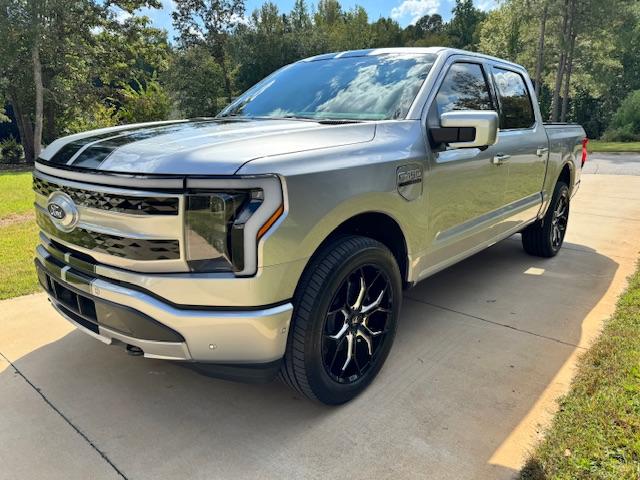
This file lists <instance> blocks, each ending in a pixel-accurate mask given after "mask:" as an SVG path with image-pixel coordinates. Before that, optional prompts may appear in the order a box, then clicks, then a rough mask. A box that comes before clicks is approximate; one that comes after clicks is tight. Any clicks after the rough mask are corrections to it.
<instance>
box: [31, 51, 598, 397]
mask: <svg viewBox="0 0 640 480" xmlns="http://www.w3.org/2000/svg"><path fill="white" fill-rule="evenodd" d="M584 136H585V133H584V130H583V129H582V128H581V127H579V126H574V125H545V124H544V123H543V120H542V117H541V115H540V111H539V109H538V103H537V99H536V98H535V96H534V94H533V88H532V85H531V81H530V79H529V77H528V75H527V72H526V71H525V70H524V68H522V67H520V66H518V65H514V64H512V63H509V62H506V61H503V60H499V59H497V58H492V57H487V56H484V55H479V54H475V53H469V52H465V51H460V50H453V49H446V48H409V49H378V50H359V51H351V52H342V53H338V54H327V55H321V56H317V57H313V58H309V59H306V60H302V61H299V62H297V63H294V64H292V65H288V66H286V67H284V68H282V69H280V70H278V71H277V72H275V73H274V74H272V75H271V76H269V77H267V78H266V79H264V80H263V81H261V82H260V83H258V84H257V85H255V86H254V87H253V88H251V89H250V90H248V91H247V92H246V93H244V94H243V95H241V96H240V97H238V98H237V99H236V100H235V101H234V102H233V103H232V104H231V105H229V106H228V107H227V108H226V109H225V110H224V111H223V112H222V113H221V114H220V115H218V116H217V117H215V118H202V119H192V120H184V121H169V122H158V123H147V124H139V125H128V126H121V127H115V128H108V129H101V130H96V131H92V132H86V133H81V134H77V135H71V136H69V137H66V138H62V139H59V140H56V141H55V142H53V143H52V144H51V145H49V147H48V148H46V150H45V151H44V152H43V153H42V155H41V157H40V158H39V159H38V161H37V163H36V167H35V172H34V189H35V192H36V202H35V205H36V213H37V221H38V224H39V226H40V229H41V233H40V244H39V246H38V247H37V253H36V260H35V262H36V267H37V271H38V276H39V279H40V282H41V284H42V286H43V288H44V289H45V290H46V291H47V293H48V296H49V299H50V301H51V304H52V305H53V306H54V308H55V309H56V310H57V311H58V312H60V314H62V315H63V316H64V317H65V318H66V319H68V320H69V321H71V322H72V323H73V324H75V325H76V326H77V327H78V328H80V329H81V330H83V331H84V332H86V333H88V334H89V335H91V336H93V337H95V338H97V339H99V340H101V341H102V342H104V343H106V344H116V345H121V346H123V347H125V348H126V350H127V351H128V352H129V353H131V354H132V355H144V356H145V357H149V358H156V359H167V360H173V361H179V362H181V363H182V364H185V365H190V366H192V367H194V368H196V369H198V370H200V371H202V372H205V373H208V374H211V375H217V376H220V377H225V378H234V379H244V380H247V381H259V380H267V379H272V378H274V377H275V376H276V375H278V374H279V376H280V377H281V378H282V379H283V380H284V381H285V382H286V383H288V384H289V385H290V386H292V387H293V388H294V389H296V390H297V391H298V392H299V393H301V394H302V395H305V396H307V397H309V398H311V399H315V400H318V401H321V402H325V403H328V404H339V403H343V402H346V401H348V400H350V399H351V398H353V397H354V396H355V395H357V394H358V393H359V392H361V391H362V390H363V389H365V388H366V386H367V385H368V384H369V383H370V382H371V381H372V380H373V378H374V377H375V376H376V374H377V373H378V371H379V370H380V368H381V367H382V365H383V363H384V361H385V359H386V358H387V355H388V354H389V351H390V349H391V345H392V343H393V339H394V335H395V332H396V325H397V322H398V317H399V315H400V306H401V303H402V292H403V289H404V288H409V287H411V286H412V285H414V284H415V283H416V282H418V281H420V280H422V279H424V278H426V277H428V276H430V275H432V274H434V273H435V272H437V271H439V270H442V269H443V268H446V267H447V266H449V265H452V264H453V263H455V262H458V261H460V260H462V259H464V258H466V257H468V256H470V255H473V254H474V253H476V252H478V251H480V250H482V249H484V248H486V247H488V246H490V245H492V244H494V243H496V242H498V241H500V240H502V239H504V238H507V237H509V236H510V235H513V234H515V233H518V232H520V233H521V234H522V243H523V246H524V250H525V251H526V252H527V253H529V254H532V255H537V256H542V257H551V256H554V255H555V254H556V253H557V252H558V250H559V249H560V247H561V246H562V242H563V239H564V235H565V231H566V227H567V220H568V216H569V203H570V199H571V197H572V195H573V194H574V193H575V191H576V190H577V188H578V184H579V181H580V171H581V168H582V165H583V164H584V162H585V160H586V152H585V141H584V140H583V139H584Z"/></svg>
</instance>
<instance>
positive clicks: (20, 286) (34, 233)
mask: <svg viewBox="0 0 640 480" xmlns="http://www.w3.org/2000/svg"><path fill="white" fill-rule="evenodd" d="M37 238H38V228H37V227H36V224H35V221H34V220H30V221H29V220H27V221H23V222H19V223H14V224H11V225H8V226H4V227H1V228H0V300H4V299H6V298H12V297H17V296H19V295H26V294H28V293H33V292H36V291H38V289H39V285H38V279H37V278H36V272H35V269H34V266H33V257H34V252H35V248H36V244H37Z"/></svg>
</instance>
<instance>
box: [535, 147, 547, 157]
mask: <svg viewBox="0 0 640 480" xmlns="http://www.w3.org/2000/svg"><path fill="white" fill-rule="evenodd" d="M548 151H549V149H548V148H547V147H538V149H537V150H536V155H538V156H539V157H541V156H542V155H544V154H545V153H547V152H548Z"/></svg>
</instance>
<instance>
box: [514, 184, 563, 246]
mask: <svg viewBox="0 0 640 480" xmlns="http://www.w3.org/2000/svg"><path fill="white" fill-rule="evenodd" d="M569 202H570V198H569V187H568V186H567V184H566V183H564V182H558V183H557V184H556V187H555V189H554V192H553V196H552V198H551V204H550V205H549V208H548V210H547V213H546V214H545V216H544V218H543V219H542V221H537V222H535V223H533V224H531V225H529V226H528V227H527V228H525V229H524V230H523V231H522V246H523V247H524V250H525V251H526V252H527V253H528V254H530V255H535V256H537V257H553V256H555V255H556V254H557V253H558V252H559V251H560V248H561V247H562V243H563V242H564V236H565V234H566V232H567V224H568V223H569Z"/></svg>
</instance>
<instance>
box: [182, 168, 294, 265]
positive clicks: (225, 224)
mask: <svg viewBox="0 0 640 480" xmlns="http://www.w3.org/2000/svg"><path fill="white" fill-rule="evenodd" d="M222 186H224V187H225V188H224V189H218V188H216V187H222ZM187 187H188V189H189V194H188V195H187V197H186V209H185V240H186V256H187V263H188V265H189V268H190V269H191V270H192V271H194V272H234V273H236V274H238V275H253V274H254V273H255V272H256V270H257V264H258V261H257V253H258V252H257V245H258V241H259V240H260V238H261V237H262V236H263V235H264V234H265V233H266V232H267V231H268V230H269V228H270V227H271V226H272V225H273V224H274V223H275V222H276V221H277V220H278V218H280V217H281V216H282V214H283V212H284V207H283V196H282V188H281V186H280V181H279V179H278V178H277V177H255V178H246V179H233V180H229V179H226V180H218V179H188V180H187ZM243 187H244V188H243Z"/></svg>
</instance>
